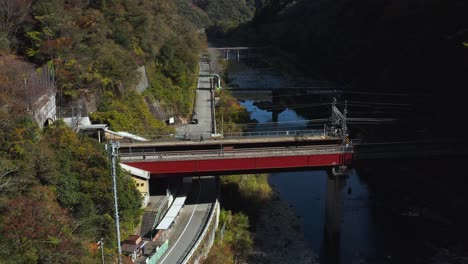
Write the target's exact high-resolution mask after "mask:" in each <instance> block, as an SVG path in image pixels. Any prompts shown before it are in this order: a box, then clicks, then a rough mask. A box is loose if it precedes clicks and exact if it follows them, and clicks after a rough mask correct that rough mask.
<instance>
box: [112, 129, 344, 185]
mask: <svg viewBox="0 0 468 264" xmlns="http://www.w3.org/2000/svg"><path fill="white" fill-rule="evenodd" d="M119 155H120V159H121V162H122V163H124V164H126V165H129V166H132V167H135V168H139V169H142V170H145V171H148V172H150V173H151V177H167V176H187V175H190V176H198V175H221V174H234V173H254V172H264V171H272V170H291V169H305V168H311V167H316V168H319V167H332V168H334V169H335V170H336V169H340V168H342V167H343V166H346V165H349V164H350V163H351V160H352V158H353V150H352V148H351V147H350V146H347V145H343V144H342V139H341V137H336V136H326V135H320V136H319V135H312V136H302V137H300V138H299V137H297V136H296V137H292V136H290V137H269V138H268V137H263V138H262V137H259V138H244V139H226V140H224V139H223V140H206V141H204V142H188V141H175V142H139V143H120V147H119ZM337 172H338V170H337Z"/></svg>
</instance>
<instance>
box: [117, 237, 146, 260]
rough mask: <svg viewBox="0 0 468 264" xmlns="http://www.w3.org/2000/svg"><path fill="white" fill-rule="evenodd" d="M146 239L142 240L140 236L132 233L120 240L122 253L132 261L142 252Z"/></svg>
mask: <svg viewBox="0 0 468 264" xmlns="http://www.w3.org/2000/svg"><path fill="white" fill-rule="evenodd" d="M146 243H147V241H143V240H142V239H141V236H138V235H132V236H130V237H129V238H127V239H126V240H125V241H124V242H122V254H124V255H125V256H127V257H129V258H130V259H131V260H132V262H135V260H136V259H137V258H139V257H140V256H141V255H142V254H143V248H144V247H145V245H146Z"/></svg>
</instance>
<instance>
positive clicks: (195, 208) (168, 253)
mask: <svg viewBox="0 0 468 264" xmlns="http://www.w3.org/2000/svg"><path fill="white" fill-rule="evenodd" d="M198 187H199V189H198V197H197V203H196V204H195V207H194V208H193V212H192V215H190V218H189V220H188V222H187V225H186V226H185V228H184V230H182V233H181V234H180V236H179V238H178V239H177V240H176V242H175V243H174V245H172V248H171V250H169V252H167V254H166V256H165V257H164V258H163V259H162V260H161V262H160V263H164V261H165V260H166V258H167V256H169V255H170V254H171V252H172V250H174V248H175V247H176V245H177V243H179V240H180V239H181V238H182V236H183V235H184V233H185V231H186V230H187V228H188V226H189V225H190V222H191V221H192V218H193V215H194V214H195V211H196V210H197V206H198V200H199V199H200V193H201V183H199V186H198Z"/></svg>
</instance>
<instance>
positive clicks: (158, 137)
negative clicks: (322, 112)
mask: <svg viewBox="0 0 468 264" xmlns="http://www.w3.org/2000/svg"><path fill="white" fill-rule="evenodd" d="M202 135H203V138H204V139H221V138H223V139H239V138H258V137H295V136H296V137H302V136H337V135H338V134H337V133H333V132H332V131H330V130H328V129H305V130H272V131H250V132H227V133H218V134H212V133H194V134H192V133H184V134H180V133H179V134H146V133H139V134H138V136H141V137H143V138H145V139H148V140H149V141H157V142H170V141H180V140H182V141H199V140H200V136H202ZM113 140H115V141H120V142H138V140H136V139H132V138H127V137H121V138H115V139H113Z"/></svg>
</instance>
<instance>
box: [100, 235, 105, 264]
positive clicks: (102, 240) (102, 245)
mask: <svg viewBox="0 0 468 264" xmlns="http://www.w3.org/2000/svg"><path fill="white" fill-rule="evenodd" d="M100 242H101V243H100V244H101V258H102V264H104V238H103V237H101V240H100Z"/></svg>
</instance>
